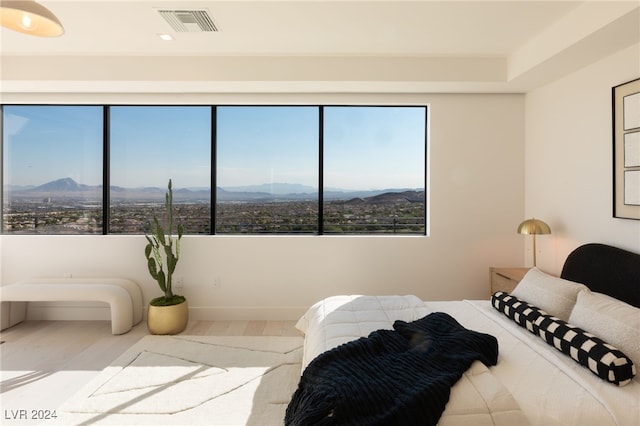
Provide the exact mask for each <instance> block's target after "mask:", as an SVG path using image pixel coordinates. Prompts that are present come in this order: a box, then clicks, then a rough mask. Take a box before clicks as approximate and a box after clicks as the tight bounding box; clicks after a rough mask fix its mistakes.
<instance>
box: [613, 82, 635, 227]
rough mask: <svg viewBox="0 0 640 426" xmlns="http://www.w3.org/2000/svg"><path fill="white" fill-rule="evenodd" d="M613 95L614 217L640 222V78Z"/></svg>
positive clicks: (617, 88) (614, 91)
mask: <svg viewBox="0 0 640 426" xmlns="http://www.w3.org/2000/svg"><path fill="white" fill-rule="evenodd" d="M611 92H612V104H613V217H618V218H624V219H637V220H640V78H638V79H635V80H631V81H629V82H627V83H623V84H620V85H618V86H614V87H613V88H612V89H611Z"/></svg>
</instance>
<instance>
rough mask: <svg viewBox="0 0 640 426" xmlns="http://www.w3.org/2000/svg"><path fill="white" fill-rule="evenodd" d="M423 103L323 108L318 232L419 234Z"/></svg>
mask: <svg viewBox="0 0 640 426" xmlns="http://www.w3.org/2000/svg"><path fill="white" fill-rule="evenodd" d="M425 137H426V110H425V108H424V107H327V108H325V109H324V144H323V146H324V205H323V208H324V214H323V218H324V233H326V234H389V233H390V234H398V233H421V234H424V233H425V216H426V215H425V164H426V161H425V159H426V157H425V154H426V139H425Z"/></svg>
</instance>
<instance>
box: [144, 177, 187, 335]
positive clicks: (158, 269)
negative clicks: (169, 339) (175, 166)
mask: <svg viewBox="0 0 640 426" xmlns="http://www.w3.org/2000/svg"><path fill="white" fill-rule="evenodd" d="M164 207H165V214H166V225H167V228H166V229H165V228H164V227H163V226H162V224H161V222H160V221H159V220H158V217H157V216H156V215H154V216H153V223H152V224H151V229H150V233H149V234H146V235H145V237H146V239H147V245H146V247H145V249H144V255H145V257H146V259H147V267H148V269H149V274H151V276H152V277H153V279H155V280H156V281H157V283H158V286H159V287H160V289H161V290H162V291H163V292H164V295H163V296H160V297H156V298H155V299H153V300H151V302H149V306H148V310H147V328H148V329H149V332H150V333H152V334H177V333H180V332H181V331H183V330H184V329H185V328H186V326H187V322H188V321H189V310H188V307H187V301H186V299H185V297H184V296H180V295H177V294H174V293H173V287H172V278H173V273H174V271H175V269H176V265H177V263H178V260H179V259H180V240H181V239H182V232H183V228H182V225H181V224H178V225H177V235H176V234H174V229H173V225H174V224H173V189H172V187H171V179H169V185H168V191H167V193H166V194H165V202H164ZM165 266H166V269H165Z"/></svg>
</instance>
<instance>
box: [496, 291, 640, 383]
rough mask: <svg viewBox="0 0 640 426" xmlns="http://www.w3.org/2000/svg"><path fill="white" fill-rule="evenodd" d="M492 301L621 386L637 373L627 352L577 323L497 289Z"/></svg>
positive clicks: (535, 331) (581, 362)
mask: <svg viewBox="0 0 640 426" xmlns="http://www.w3.org/2000/svg"><path fill="white" fill-rule="evenodd" d="M491 304H492V305H493V307H494V308H495V309H496V310H498V311H499V312H502V313H503V314H504V315H505V316H507V317H509V318H510V319H512V320H513V321H515V322H516V323H517V324H518V325H520V326H521V327H524V328H526V329H527V330H529V331H530V332H531V333H533V334H537V335H538V336H540V337H541V338H542V339H543V340H544V341H545V342H547V343H548V344H549V345H551V346H553V347H555V348H556V349H558V350H559V351H561V352H562V353H564V354H566V355H568V356H570V357H571V358H572V359H573V360H574V361H576V362H578V363H579V364H581V365H583V366H585V367H587V368H588V369H589V370H591V371H592V372H593V373H594V374H596V375H597V376H598V377H600V378H602V379H604V380H606V381H608V382H611V383H614V384H616V385H618V386H624V385H626V384H628V383H630V382H631V379H633V377H634V376H635V375H636V366H635V365H634V364H633V362H632V361H631V359H630V358H629V357H628V356H626V355H625V354H624V353H622V351H620V350H619V349H617V348H616V347H614V346H612V345H610V344H608V343H607V342H605V341H603V340H602V339H600V338H598V337H596V336H594V335H593V334H591V333H588V332H586V331H584V330H582V329H581V328H579V327H576V326H573V325H571V324H568V323H567V322H565V321H562V320H561V319H559V318H556V317H553V316H551V315H548V314H547V313H546V312H544V311H543V310H541V309H539V308H537V307H535V306H533V305H530V304H528V303H527V302H524V301H521V300H519V299H518V298H517V297H515V296H511V295H510V294H508V293H504V292H496V293H495V294H494V295H493V296H492V297H491Z"/></svg>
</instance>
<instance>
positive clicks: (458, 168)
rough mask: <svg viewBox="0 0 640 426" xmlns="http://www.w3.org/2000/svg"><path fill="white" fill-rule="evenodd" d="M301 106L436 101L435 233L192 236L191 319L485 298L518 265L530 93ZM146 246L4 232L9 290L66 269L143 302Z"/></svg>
mask: <svg viewBox="0 0 640 426" xmlns="http://www.w3.org/2000/svg"><path fill="white" fill-rule="evenodd" d="M164 101H165V102H168V103H170V102H172V100H171V98H166V97H165V98H164ZM179 101H186V102H190V101H193V100H192V99H186V98H184V97H181V98H180V100H179ZM242 101H243V102H244V101H247V99H243V100H242ZM260 101H261V100H260V99H258V102H260ZM297 101H298V102H299V101H300V99H297ZM306 101H307V102H308V103H313V102H324V103H340V102H347V103H350V104H356V103H360V102H363V103H367V102H374V103H375V102H379V103H409V104H429V105H430V113H431V118H430V119H431V123H430V124H431V128H430V135H431V137H430V159H429V163H430V164H429V171H430V177H429V179H430V182H431V193H430V206H429V211H430V220H431V222H430V236H429V237H416V236H413V237H392V236H388V237H362V236H359V237H334V236H322V237H318V236H291V237H288V236H278V237H270V236H253V237H246V236H245V237H240V236H238V237H235V236H214V237H211V236H207V237H205V236H188V237H185V238H184V239H183V259H182V260H181V262H180V264H179V265H178V268H177V275H180V276H182V277H183V279H184V283H185V287H184V292H183V293H184V294H185V295H186V296H187V298H188V299H189V302H190V307H191V314H192V317H193V318H211V319H213V318H265V319H266V318H271V319H276V318H283V319H296V318H297V317H298V316H299V315H300V314H301V313H302V312H303V311H304V309H305V308H306V307H308V306H309V305H311V304H312V303H314V302H315V301H317V300H319V299H320V298H323V297H326V296H329V295H334V294H356V293H367V294H408V293H412V294H416V295H418V296H419V297H421V298H424V299H431V300H449V299H461V298H487V297H488V296H489V272H488V269H489V266H507V265H519V264H521V262H522V257H523V251H524V249H523V244H522V236H519V235H517V234H516V232H515V229H516V227H517V225H518V223H519V222H520V221H521V220H522V219H523V217H524V168H523V164H524V159H523V156H524V96H523V95H447V94H437V95H406V96H398V95H395V96H392V95H379V96H371V95H369V96H363V95H353V96H349V98H348V99H347V100H345V97H344V96H342V97H340V96H338V95H336V96H335V97H331V96H329V95H323V96H321V97H314V96H311V95H309V96H308V99H306ZM143 246H144V238H143V237H142V236H10V235H5V236H2V247H1V250H2V263H1V267H2V270H1V274H2V275H1V277H2V284H3V285H4V284H7V283H11V282H15V281H18V280H21V279H26V278H31V277H42V276H54V277H60V276H63V275H64V274H68V273H71V274H73V275H74V276H76V277H82V276H122V277H126V278H130V279H133V280H135V281H137V282H138V283H140V285H141V286H142V288H143V293H144V297H145V300H146V301H148V300H149V299H151V298H152V297H155V296H158V295H159V294H160V293H159V290H158V289H157V287H156V285H155V283H154V282H153V281H152V280H151V278H150V277H149V276H148V274H147V272H146V269H145V268H146V266H145V262H144V257H143ZM214 278H219V279H220V283H221V285H220V287H219V288H214V286H213V280H214ZM37 307H38V306H37V305H34V306H33V308H32V309H31V310H30V316H31V318H35V317H38V318H71V317H78V315H80V316H87V315H89V316H93V317H103V318H106V312H104V309H102V310H101V309H92V310H89V312H88V313H87V311H86V310H83V309H80V308H79V307H77V306H75V305H74V306H73V309H72V308H71V307H68V306H67V305H63V306H62V307H61V306H60V305H53V306H52V305H45V306H40V308H39V309H35V308H37ZM78 312H80V314H78Z"/></svg>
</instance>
